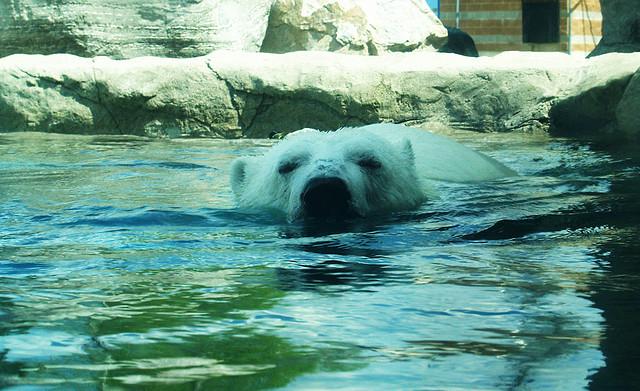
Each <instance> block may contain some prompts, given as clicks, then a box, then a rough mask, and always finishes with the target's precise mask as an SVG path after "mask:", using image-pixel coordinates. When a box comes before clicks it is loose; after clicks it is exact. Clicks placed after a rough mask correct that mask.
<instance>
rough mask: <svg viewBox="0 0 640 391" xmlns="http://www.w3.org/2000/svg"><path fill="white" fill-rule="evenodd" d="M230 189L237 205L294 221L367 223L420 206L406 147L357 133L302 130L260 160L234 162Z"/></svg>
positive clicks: (420, 194) (409, 149)
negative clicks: (360, 220) (383, 214)
mask: <svg viewBox="0 0 640 391" xmlns="http://www.w3.org/2000/svg"><path fill="white" fill-rule="evenodd" d="M231 188H232V190H233V192H234V194H235V197H236V200H237V202H238V204H239V205H240V206H241V207H245V208H257V209H266V210H272V211H276V212H282V213H284V214H286V216H287V217H288V219H289V220H292V221H295V220H301V219H305V218H307V217H311V218H330V219H342V218H350V217H365V216H368V215H371V214H373V213H378V212H392V211H400V210H409V209H413V208H416V207H418V206H419V205H420V204H421V203H422V202H424V200H425V194H424V193H423V191H422V189H421V186H420V184H419V183H418V179H417V176H416V170H415V164H414V154H413V150H412V147H411V143H410V142H409V141H408V140H399V142H398V143H397V144H396V143H392V142H389V141H386V140H383V139H382V138H380V137H377V136H376V135H374V134H372V133H370V132H368V131H365V130H361V129H358V128H349V129H340V130H337V131H335V132H320V131H317V130H313V129H303V130H301V131H297V132H295V133H292V134H290V135H288V136H287V137H285V139H283V140H282V141H280V142H279V143H278V144H276V145H274V146H273V147H272V148H271V149H269V150H268V151H267V152H266V153H265V154H264V155H262V156H254V157H249V156H245V157H240V158H238V159H236V160H235V161H234V162H233V164H232V166H231Z"/></svg>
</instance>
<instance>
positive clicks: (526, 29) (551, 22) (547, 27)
mask: <svg viewBox="0 0 640 391" xmlns="http://www.w3.org/2000/svg"><path fill="white" fill-rule="evenodd" d="M559 19H560V5H559V1H558V0H522V42H524V43H556V42H559V40H560V23H559Z"/></svg>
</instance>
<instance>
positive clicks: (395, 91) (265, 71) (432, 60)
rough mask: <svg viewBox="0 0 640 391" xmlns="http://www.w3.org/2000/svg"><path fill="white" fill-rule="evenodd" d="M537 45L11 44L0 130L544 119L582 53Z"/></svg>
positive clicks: (239, 133) (226, 129) (153, 130)
mask: <svg viewBox="0 0 640 391" xmlns="http://www.w3.org/2000/svg"><path fill="white" fill-rule="evenodd" d="M543 56H544V61H539V60H540V54H534V53H507V54H503V55H501V56H497V57H493V58H469V57H463V56H458V55H454V54H444V53H429V52H419V53H411V54H390V55H387V56H379V57H367V56H351V55H343V54H337V53H327V52H297V53H288V54H282V55H275V54H265V53H236V52H234V53H232V52H225V51H216V52H214V53H212V54H210V55H209V56H205V57H198V58H193V59H167V58H155V57H144V58H136V59H130V60H120V61H118V60H112V59H108V58H105V57H98V58H94V59H86V58H80V57H76V56H72V55H62V54H59V55H51V56H40V55H14V56H9V57H6V58H3V59H0V130H2V131H44V132H67V133H69V132H72V133H126V134H138V135H150V136H159V135H160V136H171V137H176V136H182V135H190V136H197V135H206V136H214V137H225V138H236V137H266V136H268V135H269V134H270V133H272V132H289V131H292V130H296V129H299V128H303V127H314V128H319V129H335V128H338V127H341V126H349V125H362V124H368V123H375V122H396V123H406V122H425V121H438V122H441V123H444V124H451V125H455V126H458V127H463V128H470V129H475V130H482V131H508V130H514V129H530V128H537V127H541V128H545V127H546V126H548V118H549V117H548V110H549V107H550V105H551V103H552V102H553V101H554V99H557V97H558V96H560V94H561V93H562V91H563V90H564V89H566V88H567V85H568V83H569V82H570V81H571V80H572V78H573V76H572V75H573V74H574V73H575V72H576V67H581V66H583V65H584V64H583V62H585V60H578V59H574V58H572V57H570V56H566V55H562V54H546V55H543Z"/></svg>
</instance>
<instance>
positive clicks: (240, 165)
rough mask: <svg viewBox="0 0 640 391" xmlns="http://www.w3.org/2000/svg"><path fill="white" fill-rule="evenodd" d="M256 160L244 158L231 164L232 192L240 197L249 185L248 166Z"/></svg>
mask: <svg viewBox="0 0 640 391" xmlns="http://www.w3.org/2000/svg"><path fill="white" fill-rule="evenodd" d="M253 159H254V158H252V157H249V156H242V157H239V158H237V159H236V160H234V161H233V163H231V190H233V193H234V194H235V195H236V196H239V195H240V194H241V193H242V191H243V190H244V188H245V186H246V184H247V166H249V164H250V163H251V161H252V160H253Z"/></svg>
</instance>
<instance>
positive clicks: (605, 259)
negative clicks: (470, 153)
mask: <svg viewBox="0 0 640 391" xmlns="http://www.w3.org/2000/svg"><path fill="white" fill-rule="evenodd" d="M454 137H457V138H458V139H459V140H460V141H462V142H464V143H466V144H468V145H470V146H472V147H475V148H476V149H479V150H482V151H484V152H485V153H487V154H489V155H491V156H493V157H496V158H498V159H499V160H501V161H503V162H504V163H506V164H507V165H509V166H510V167H512V168H513V169H515V170H516V171H517V172H519V173H520V174H521V176H519V177H516V178H509V179H505V180H500V181H495V182H489V183H483V184H475V185H461V184H446V183H440V184H438V185H437V187H438V190H439V191H440V195H441V197H440V199H438V200H433V201H430V202H428V203H426V204H425V205H424V206H423V207H422V208H421V209H420V210H417V211H413V212H407V213H398V214H394V215H391V216H379V217H375V218H371V219H366V220H358V221H350V222H345V223H342V224H331V225H326V224H302V223H299V224H289V223H287V222H286V221H284V220H282V219H281V218H279V217H277V216H270V215H266V214H263V213H255V212H251V211H243V210H239V209H236V208H234V205H233V197H232V194H231V192H230V190H229V186H228V168H229V165H230V163H231V161H232V160H233V159H234V158H236V157H237V156H240V155H245V154H252V153H259V152H260V151H262V150H263V149H264V148H266V147H268V146H269V145H271V142H270V141H264V140H254V141H248V140H244V141H222V140H197V139H196V140H149V139H144V138H136V137H124V136H120V137H117V136H112V137H103V136H69V135H66V136H65V135H51V134H35V133H34V134H0V388H2V389H7V390H36V389H38V390H40V389H43V390H93V389H119V390H120V389H131V390H147V389H148V390H163V389H167V390H196V389H197V390H223V389H229V390H259V389H274V388H279V389H291V390H314V389H315V390H324V389H340V390H345V389H354V390H360V389H367V390H389V389H403V390H460V389H465V390H542V389H546V390H551V389H562V390H580V389H601V390H605V389H633V388H637V387H640V380H639V379H640V375H638V373H637V372H638V371H637V368H639V367H640V365H639V364H640V358H639V357H640V353H639V352H640V348H639V347H638V345H640V334H639V333H638V330H639V329H640V315H638V310H639V309H640V307H639V303H640V245H639V244H638V243H639V242H640V241H639V239H640V237H639V236H640V235H639V231H640V230H639V227H640V223H639V222H638V217H639V216H640V213H639V212H640V207H639V206H640V201H639V200H640V198H639V197H638V195H639V192H640V173H639V170H638V168H639V166H640V164H639V163H640V161H639V159H638V153H637V150H633V148H631V149H632V150H616V151H612V150H611V149H608V150H607V149H602V148H600V146H598V145H596V144H593V143H589V142H586V141H569V140H562V139H551V138H548V137H545V136H533V135H524V134H520V135H475V134H474V135H471V134H469V135H457V136H456V135H454Z"/></svg>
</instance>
